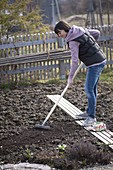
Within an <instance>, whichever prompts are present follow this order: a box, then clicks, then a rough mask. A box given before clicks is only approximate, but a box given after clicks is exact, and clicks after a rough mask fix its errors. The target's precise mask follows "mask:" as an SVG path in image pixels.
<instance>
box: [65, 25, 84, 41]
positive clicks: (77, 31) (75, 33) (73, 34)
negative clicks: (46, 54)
mask: <svg viewBox="0 0 113 170" xmlns="http://www.w3.org/2000/svg"><path fill="white" fill-rule="evenodd" d="M84 33H85V30H84V29H83V28H82V27H78V26H75V25H73V26H72V27H71V29H70V30H69V32H68V34H67V36H66V38H65V40H66V42H69V41H71V40H73V39H75V38H77V37H79V36H81V35H83V34H84Z"/></svg>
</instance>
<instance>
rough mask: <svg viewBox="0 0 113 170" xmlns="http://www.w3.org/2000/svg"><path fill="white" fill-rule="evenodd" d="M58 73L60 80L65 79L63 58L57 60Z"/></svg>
mask: <svg viewBox="0 0 113 170" xmlns="http://www.w3.org/2000/svg"><path fill="white" fill-rule="evenodd" d="M59 75H60V79H62V80H63V79H66V74H65V63H64V60H60V61H59Z"/></svg>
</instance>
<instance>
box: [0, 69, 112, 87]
mask: <svg viewBox="0 0 113 170" xmlns="http://www.w3.org/2000/svg"><path fill="white" fill-rule="evenodd" d="M67 78H68V76H67ZM67 78H66V79H65V80H60V79H49V80H40V81H35V82H34V81H33V82H29V81H26V82H20V83H18V84H8V83H7V84H1V85H0V89H13V88H15V87H17V86H19V87H20V86H24V87H27V86H29V85H32V84H39V83H41V84H58V83H61V82H62V83H65V84H66V83H67ZM85 79H86V73H85V72H80V73H78V75H77V76H76V78H75V79H74V82H75V83H76V82H77V81H79V80H81V81H85ZM100 81H102V82H105V83H108V84H109V85H112V86H113V68H106V69H104V71H103V72H102V74H101V76H100Z"/></svg>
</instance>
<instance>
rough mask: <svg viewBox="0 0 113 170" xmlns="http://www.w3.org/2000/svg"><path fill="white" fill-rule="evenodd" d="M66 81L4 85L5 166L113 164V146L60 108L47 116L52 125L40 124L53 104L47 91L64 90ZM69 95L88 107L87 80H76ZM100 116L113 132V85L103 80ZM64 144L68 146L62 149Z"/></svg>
mask: <svg viewBox="0 0 113 170" xmlns="http://www.w3.org/2000/svg"><path fill="white" fill-rule="evenodd" d="M65 86H66V83H65V82H54V83H46V84H41V83H40V84H32V85H29V86H26V87H25V86H16V87H12V89H1V90H0V165H3V164H7V163H11V164H17V163H20V162H29V163H37V164H47V165H49V166H51V167H55V168H58V169H61V170H76V169H77V170H78V169H80V168H83V167H93V166H95V165H107V164H110V163H112V161H113V153H112V150H111V149H110V148H109V147H108V146H106V145H105V144H103V143H102V142H100V141H99V140H98V139H97V138H96V137H94V136H93V135H91V134H90V133H89V132H88V131H86V130H84V129H83V127H81V126H79V125H77V124H76V122H75V120H74V119H73V118H72V117H70V116H69V115H67V113H65V112H64V111H63V110H61V108H59V107H57V108H56V109H55V111H54V112H53V113H52V115H51V117H50V118H49V120H48V121H47V125H49V126H51V129H50V130H39V129H35V128H34V126H35V124H36V123H39V124H41V123H42V122H43V121H44V119H45V117H46V116H47V114H48V113H49V112H50V110H51V108H52V106H53V102H52V101H50V99H48V98H47V96H46V95H48V94H61V92H62V91H63V90H64V88H65ZM65 98H66V99H67V100H68V101H70V102H71V103H72V104H74V105H75V106H76V107H78V108H79V109H81V110H82V111H84V110H85V108H86V106H87V99H86V96H85V92H84V81H77V82H76V83H74V84H73V85H72V87H71V88H69V89H68V91H67V92H66V93H65ZM97 119H98V121H103V122H104V123H106V125H107V128H108V129H110V130H111V131H113V86H112V85H109V84H108V83H105V82H99V85H98V100H97ZM59 144H62V145H64V144H65V145H66V148H64V150H63V148H61V149H59V148H58V145H59Z"/></svg>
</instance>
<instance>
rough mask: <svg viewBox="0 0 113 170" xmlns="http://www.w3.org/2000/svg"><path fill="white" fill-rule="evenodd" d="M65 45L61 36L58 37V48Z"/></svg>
mask: <svg viewBox="0 0 113 170" xmlns="http://www.w3.org/2000/svg"><path fill="white" fill-rule="evenodd" d="M64 45H65V43H64V40H63V38H61V37H60V38H58V48H63V47H64Z"/></svg>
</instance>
